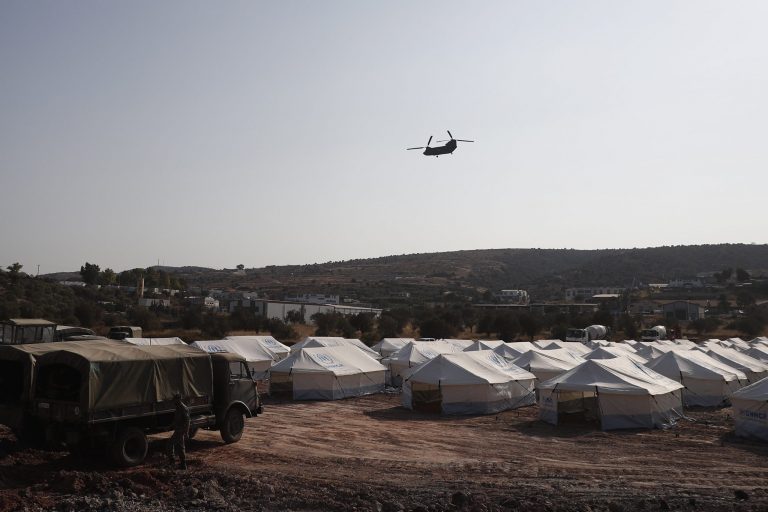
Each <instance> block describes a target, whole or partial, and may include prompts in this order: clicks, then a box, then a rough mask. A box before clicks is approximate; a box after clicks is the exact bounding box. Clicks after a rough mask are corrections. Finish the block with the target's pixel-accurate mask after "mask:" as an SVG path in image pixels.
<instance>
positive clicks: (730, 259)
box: [163, 244, 768, 304]
mask: <svg viewBox="0 0 768 512" xmlns="http://www.w3.org/2000/svg"><path fill="white" fill-rule="evenodd" d="M729 267H732V268H744V269H748V270H762V269H768V245H746V244H720V245H696V246H667V247H654V248H644V249H607V250H574V249H489V250H471V251H455V252H443V253H428V254H408V255H399V256H385V257H380V258H372V259H362V260H349V261H341V262H328V263H320V264H311V265H286V266H269V267H264V268H257V269H246V270H245V273H244V275H243V273H242V272H240V273H236V272H235V270H234V269H224V270H213V269H204V268H201V267H184V268H173V267H163V269H164V270H166V271H169V272H174V273H177V274H179V275H180V276H183V277H184V278H185V279H186V280H187V282H188V283H189V284H190V285H191V286H199V287H202V288H224V289H240V290H259V291H263V292H265V293H266V294H267V295H269V296H270V297H272V298H281V297H282V296H284V295H287V294H292V293H299V292H314V293H335V294H340V295H344V296H350V297H356V298H358V299H360V300H364V301H373V302H377V303H383V304H389V303H396V302H398V301H399V300H400V298H401V297H402V295H403V293H404V292H407V293H410V294H411V300H436V299H438V298H440V297H443V296H444V294H445V292H453V293H456V294H459V295H461V296H466V297H473V298H476V299H480V298H482V296H483V295H484V293H485V292H487V291H489V290H490V291H495V290H499V289H504V288H525V289H528V290H529V291H530V292H531V293H532V294H533V296H534V298H535V299H536V300H545V299H558V298H560V297H562V290H564V289H565V288H567V287H573V286H590V285H618V286H626V285H631V284H632V283H633V282H635V283H648V282H664V281H667V280H669V279H673V278H684V277H694V276H695V275H696V274H697V273H701V272H713V271H718V270H721V269H723V268H729Z"/></svg>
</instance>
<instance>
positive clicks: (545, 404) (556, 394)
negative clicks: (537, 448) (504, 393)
mask: <svg viewBox="0 0 768 512" xmlns="http://www.w3.org/2000/svg"><path fill="white" fill-rule="evenodd" d="M682 387H683V386H682V385H681V384H680V383H679V382H675V381H673V380H671V379H668V378H666V377H664V376H663V375H659V374H658V373H656V372H654V371H653V370H649V369H648V368H645V367H644V366H642V365H640V364H636V363H633V362H632V361H630V360H629V359H627V358H623V357H617V358H614V359H595V360H591V361H585V362H584V363H581V364H580V365H579V366H577V367H575V368H574V369H572V370H569V371H568V372H566V373H564V374H562V375H560V376H559V377H555V378H554V379H551V380H548V381H546V382H542V383H541V384H539V407H540V409H539V416H540V418H541V419H542V420H543V421H546V422H547V423H552V424H554V425H557V423H558V421H559V420H560V418H561V416H562V415H565V414H569V413H570V414H584V415H585V416H590V415H594V416H595V417H596V418H598V419H599V420H600V424H601V426H602V429H603V430H612V429H618V428H653V427H662V426H666V425H669V424H672V423H674V422H675V421H676V420H677V419H678V418H680V417H682V414H683V412H682V399H681V396H680V389H681V388H682Z"/></svg>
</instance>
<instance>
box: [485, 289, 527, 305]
mask: <svg viewBox="0 0 768 512" xmlns="http://www.w3.org/2000/svg"><path fill="white" fill-rule="evenodd" d="M493 296H494V297H496V298H497V299H499V301H500V302H506V303H509V304H528V302H529V301H530V298H529V297H528V292H527V291H526V290H500V291H499V293H494V294H493Z"/></svg>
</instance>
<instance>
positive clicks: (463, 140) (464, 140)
mask: <svg viewBox="0 0 768 512" xmlns="http://www.w3.org/2000/svg"><path fill="white" fill-rule="evenodd" d="M456 140H457V141H460V142H475V141H473V140H466V139H456Z"/></svg>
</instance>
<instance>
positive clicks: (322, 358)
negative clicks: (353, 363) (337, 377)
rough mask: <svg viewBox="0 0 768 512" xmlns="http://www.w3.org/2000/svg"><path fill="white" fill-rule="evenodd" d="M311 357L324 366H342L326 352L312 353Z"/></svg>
mask: <svg viewBox="0 0 768 512" xmlns="http://www.w3.org/2000/svg"><path fill="white" fill-rule="evenodd" d="M313 358H314V360H315V361H317V362H318V364H320V365H322V366H324V367H326V368H341V367H342V366H344V365H343V364H341V363H338V362H336V360H335V359H334V358H333V357H331V356H329V355H328V354H313Z"/></svg>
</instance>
